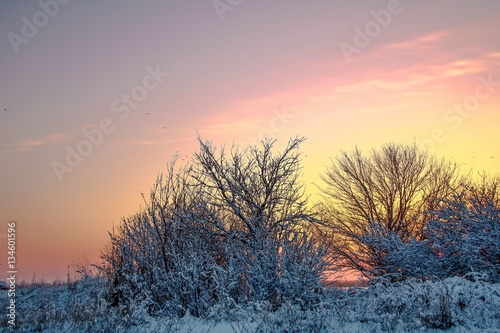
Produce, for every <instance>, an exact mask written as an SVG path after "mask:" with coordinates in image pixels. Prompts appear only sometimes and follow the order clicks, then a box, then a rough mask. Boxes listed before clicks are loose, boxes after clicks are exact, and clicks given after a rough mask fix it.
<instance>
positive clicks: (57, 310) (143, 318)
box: [0, 276, 500, 333]
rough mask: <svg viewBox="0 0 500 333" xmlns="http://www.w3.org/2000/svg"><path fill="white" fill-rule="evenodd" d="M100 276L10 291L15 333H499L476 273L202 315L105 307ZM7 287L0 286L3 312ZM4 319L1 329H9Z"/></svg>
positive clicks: (490, 297)
mask: <svg viewBox="0 0 500 333" xmlns="http://www.w3.org/2000/svg"><path fill="white" fill-rule="evenodd" d="M106 290H107V289H106V281H104V280H102V279H96V278H87V279H84V280H80V281H76V282H74V283H70V284H69V285H68V284H42V283H33V284H29V285H24V286H20V287H18V289H17V290H16V296H15V300H16V311H15V312H16V326H15V327H12V328H13V331H15V332H54V333H55V332H138V333H139V332H179V333H181V332H183V333H184V332H186V333H187V332H192V333H195V332H200V333H201V332H204V333H208V332H222V333H225V332H228V333H229V332H342V333H344V332H345V333H348V332H352V333H361V332H467V333H475V332H478V333H479V332H490V333H492V332H500V311H499V310H498V309H499V308H500V284H498V283H496V284H490V283H487V282H484V281H482V280H481V277H480V276H473V277H468V278H467V279H465V278H461V277H453V278H448V279H445V280H443V281H441V280H437V279H436V280H433V281H425V282H417V281H405V282H397V283H389V282H388V281H386V280H383V279H381V280H379V281H378V282H377V283H374V284H372V285H370V286H369V287H365V288H348V289H343V290H340V289H332V290H329V291H327V292H325V294H324V296H323V298H322V301H321V302H320V303H318V304H317V305H316V306H315V307H314V309H309V310H302V309H300V308H299V307H297V306H294V305H289V304H284V305H282V306H281V307H280V308H279V309H277V310H276V311H270V309H269V306H268V304H266V303H250V304H247V305H245V306H244V307H242V306H235V307H230V306H222V305H220V306H216V307H214V308H213V309H212V310H211V312H210V314H209V315H208V316H206V317H205V318H195V317H193V316H191V315H190V314H189V313H188V314H187V315H185V316H183V317H182V318H178V317H176V316H174V315H171V314H168V313H156V314H150V313H148V311H147V310H146V307H145V304H146V302H147V300H143V302H141V301H140V300H136V301H135V302H133V303H130V304H129V305H128V306H119V307H111V306H109V303H108V301H107V298H106ZM8 301H9V298H8V297H7V291H5V290H2V291H1V299H0V303H1V307H2V309H4V311H6V310H5V309H6V307H7V305H8V304H7V302H8ZM8 320H9V319H8V316H6V315H4V316H2V321H1V323H0V328H3V330H5V328H7V327H9V326H11V325H10V324H9V323H8Z"/></svg>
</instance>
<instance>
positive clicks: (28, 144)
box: [0, 133, 67, 153]
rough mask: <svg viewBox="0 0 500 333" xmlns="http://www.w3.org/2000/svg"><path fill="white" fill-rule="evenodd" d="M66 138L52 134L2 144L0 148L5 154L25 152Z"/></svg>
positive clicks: (65, 135)
mask: <svg viewBox="0 0 500 333" xmlns="http://www.w3.org/2000/svg"><path fill="white" fill-rule="evenodd" d="M66 138H67V134H65V133H52V134H49V135H46V136H43V137H40V138H29V139H22V140H18V141H14V142H9V143H4V144H2V145H1V146H0V147H1V152H2V153H7V152H25V151H30V150H33V149H36V148H38V147H41V146H45V145H49V144H55V143H60V142H62V141H64V140H65V139H66Z"/></svg>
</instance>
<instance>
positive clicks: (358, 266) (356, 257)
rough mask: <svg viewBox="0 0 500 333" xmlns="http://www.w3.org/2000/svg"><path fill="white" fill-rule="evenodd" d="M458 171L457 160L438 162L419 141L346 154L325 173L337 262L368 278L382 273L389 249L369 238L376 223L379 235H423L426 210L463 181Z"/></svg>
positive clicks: (326, 211)
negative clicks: (378, 247)
mask: <svg viewBox="0 0 500 333" xmlns="http://www.w3.org/2000/svg"><path fill="white" fill-rule="evenodd" d="M458 171H459V170H458V167H457V165H456V164H455V163H453V162H450V161H445V160H438V159H436V158H435V157H432V156H430V155H429V154H428V153H427V152H426V151H423V150H420V149H419V148H418V147H417V146H416V145H415V144H414V145H402V144H395V143H390V144H385V145H383V146H382V148H381V149H379V150H375V149H373V150H372V151H371V152H370V154H369V155H368V156H366V155H363V154H362V153H361V151H360V150H359V149H358V148H355V149H354V151H353V152H351V153H348V152H345V151H343V152H341V155H340V156H339V157H337V158H335V159H334V160H333V162H332V165H331V166H330V167H329V168H328V169H327V171H326V173H325V174H324V175H323V177H322V179H323V181H324V182H325V185H326V186H325V187H324V188H322V192H323V194H324V196H325V200H324V202H323V204H322V208H321V212H322V215H323V219H325V220H327V221H328V222H329V228H328V229H327V230H323V231H324V233H325V234H324V235H323V238H324V239H328V240H329V241H330V247H331V256H332V259H333V260H334V261H335V263H336V265H337V266H338V267H339V268H342V269H354V270H357V271H359V272H361V273H363V274H364V275H366V276H374V275H378V274H381V272H380V271H379V270H377V269H375V267H381V266H383V256H384V253H381V252H380V251H378V249H377V248H375V247H373V246H370V244H367V242H365V241H364V240H365V239H366V236H367V235H370V233H371V232H372V231H373V230H374V228H373V224H374V223H376V224H377V228H376V230H377V232H378V233H380V232H384V231H386V232H387V234H389V233H396V234H397V235H398V236H399V237H400V238H401V239H402V240H403V241H404V240H407V239H410V238H412V237H413V238H416V239H419V238H420V237H421V236H422V232H423V227H424V224H425V221H426V220H427V219H428V216H426V214H425V212H426V211H428V210H431V209H432V208H434V206H435V203H436V199H439V198H445V197H448V196H449V195H450V194H451V193H453V192H454V191H456V189H457V187H458V186H459V184H461V182H462V181H461V177H460V176H459V172H458ZM386 236H388V235H386Z"/></svg>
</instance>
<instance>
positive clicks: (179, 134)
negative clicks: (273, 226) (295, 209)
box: [0, 0, 500, 281]
mask: <svg viewBox="0 0 500 333" xmlns="http://www.w3.org/2000/svg"><path fill="white" fill-rule="evenodd" d="M499 124H500V2H499V1H496V0H490V1H488V0H480V1H461V0H454V1H452V0H447V1H444V0H443V1H439V2H437V1H431V0H422V1H411V0H401V1H397V0H390V1H378V0H377V1H369V2H368V1H366V2H364V1H347V0H345V1H342V0H339V1H333V0H330V1H327V0H310V1H299V0H287V1H285V0H275V1H264V0H254V1H246V0H197V1H194V0H189V1H188V0H186V1H172V0H171V1H131V0H122V1H117V0H115V1H102V2H97V1H92V2H90V1H77V0H72V1H69V0H57V1H56V0H40V1H19V0H4V1H2V2H1V3H0V264H1V265H0V280H3V279H5V277H6V274H7V273H6V272H7V267H6V256H7V255H6V252H7V230H8V229H7V228H8V226H7V224H8V223H9V222H11V221H16V265H17V270H18V274H17V279H18V280H25V281H32V280H33V279H35V280H40V279H44V280H45V281H53V280H57V279H59V280H65V279H66V274H67V272H68V265H71V264H72V263H73V262H74V261H77V260H79V259H81V258H84V257H86V258H88V260H89V261H91V262H97V261H98V260H99V255H100V251H101V249H102V248H103V247H104V245H105V244H106V243H107V242H108V240H109V237H108V231H110V230H111V229H112V227H113V225H117V224H118V223H119V222H120V219H121V218H122V217H125V216H129V215H131V214H133V213H134V212H136V211H138V210H139V208H140V205H141V202H142V198H141V195H140V193H141V192H144V193H147V192H148V190H149V188H150V186H151V185H153V183H154V181H155V178H156V176H157V174H158V173H159V172H162V171H163V170H165V168H166V164H167V163H168V162H169V161H170V160H171V159H172V157H173V156H174V155H176V154H178V155H179V156H180V160H179V162H180V163H185V162H187V161H188V160H189V159H190V158H191V157H192V153H193V152H195V151H196V150H197V147H198V145H197V136H198V135H200V137H201V138H202V139H203V140H213V142H214V143H215V144H216V145H221V144H223V143H227V144H229V145H231V144H233V143H236V144H239V145H242V146H244V145H248V144H251V145H253V144H256V143H257V142H258V141H259V140H261V139H263V138H266V137H269V138H276V139H277V140H278V146H279V145H280V144H283V145H284V144H286V142H287V141H288V139H289V138H291V137H295V136H305V137H307V140H306V141H305V142H304V144H303V145H302V147H301V152H302V153H303V161H302V165H303V175H304V179H305V183H306V184H307V190H308V192H309V193H311V194H313V195H314V194H315V193H316V192H318V189H317V185H319V186H320V185H321V179H320V174H321V173H322V172H324V171H325V167H326V166H327V165H330V163H331V159H332V158H334V157H335V156H337V155H338V154H339V153H340V151H341V150H348V151H349V150H352V149H353V148H354V147H355V146H356V145H357V146H358V147H359V148H361V149H362V150H363V151H368V150H369V149H372V148H378V147H380V146H381V145H382V144H384V143H387V142H400V143H413V142H416V143H417V144H419V145H421V147H424V148H426V149H428V150H429V152H431V153H432V154H436V155H437V156H443V157H445V158H448V159H455V160H456V161H457V163H459V164H460V165H462V166H463V168H466V169H472V170H473V172H474V173H479V172H481V171H483V170H484V171H486V172H488V173H490V174H495V173H497V172H498V170H499V167H500V149H499V144H498V143H499V142H500V131H499Z"/></svg>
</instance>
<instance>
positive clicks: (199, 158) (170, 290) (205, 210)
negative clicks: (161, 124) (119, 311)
mask: <svg viewBox="0 0 500 333" xmlns="http://www.w3.org/2000/svg"><path fill="white" fill-rule="evenodd" d="M302 141H303V139H294V140H291V141H290V142H289V144H288V146H287V147H286V148H285V150H284V152H283V153H281V154H277V155H274V154H273V153H272V148H273V144H274V141H264V142H263V143H262V147H261V148H259V147H249V148H247V149H245V150H243V151H239V150H238V148H237V147H233V149H232V150H231V152H230V154H229V155H230V156H227V155H226V154H227V153H226V152H225V150H224V149H222V150H221V151H220V152H219V154H218V155H217V154H216V149H215V148H214V147H213V146H212V144H210V143H204V142H202V141H201V139H200V152H199V153H197V154H195V161H194V162H193V164H192V165H188V166H185V167H184V168H181V169H179V170H176V168H175V161H174V162H172V164H171V165H170V168H169V169H168V170H167V173H166V174H165V175H163V176H160V177H159V178H158V180H157V182H156V184H155V186H154V187H153V188H152V190H151V194H150V196H149V199H148V200H147V199H146V198H145V199H144V203H145V207H144V208H143V209H142V210H141V211H140V212H139V213H137V214H135V215H133V216H131V217H128V218H124V219H123V220H122V222H121V224H120V225H119V226H117V228H116V229H115V230H114V231H113V232H112V233H111V234H110V236H111V242H110V244H109V247H108V248H107V249H106V250H105V251H104V253H103V259H104V264H103V265H102V266H101V271H102V272H104V274H105V275H106V276H107V277H108V279H109V281H110V283H111V285H112V288H111V290H110V302H111V304H112V305H113V306H124V307H125V308H130V307H131V306H132V304H136V303H137V302H140V303H143V304H145V305H146V307H147V309H148V312H149V313H150V314H155V313H158V314H162V313H163V314H165V313H169V314H170V313H173V314H175V315H177V316H184V315H185V314H186V313H189V314H190V315H193V316H195V317H199V316H203V317H206V316H209V315H210V313H211V308H212V307H214V306H215V307H219V308H220V307H221V305H223V306H225V307H226V310H227V311H231V310H232V309H234V308H235V307H237V306H239V305H244V304H247V303H248V302H253V301H258V302H261V301H265V302H269V304H271V305H272V309H273V310H277V309H278V308H279V307H280V306H281V304H283V303H285V302H291V304H298V305H300V306H301V307H303V308H309V307H312V306H314V304H315V303H317V302H318V301H319V299H320V297H321V293H322V289H323V287H322V284H321V277H322V273H323V271H324V269H325V267H326V265H325V262H324V260H323V256H324V252H325V251H324V250H323V248H322V247H320V246H318V245H317V244H316V243H315V242H313V240H312V239H311V238H310V236H309V233H308V230H310V229H311V228H313V227H314V225H315V223H316V222H317V220H316V219H315V217H314V216H313V215H312V214H311V212H310V210H309V209H308V208H307V202H306V197H305V195H304V191H303V186H302V183H301V181H300V180H299V178H300V159H299V157H300V154H298V153H297V152H296V151H297V149H298V147H299V145H300V143H301V142H302Z"/></svg>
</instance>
